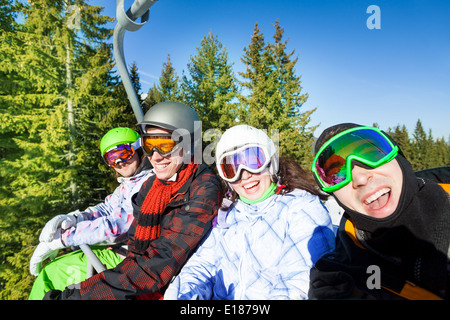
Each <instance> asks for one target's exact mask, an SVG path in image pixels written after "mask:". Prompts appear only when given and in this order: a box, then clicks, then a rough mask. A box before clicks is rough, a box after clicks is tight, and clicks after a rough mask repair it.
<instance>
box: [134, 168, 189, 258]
mask: <svg viewBox="0 0 450 320" xmlns="http://www.w3.org/2000/svg"><path fill="white" fill-rule="evenodd" d="M197 167H198V165H197V164H194V163H191V164H188V165H187V166H186V167H185V168H183V169H182V170H180V171H179V172H178V176H177V181H164V182H161V180H159V179H158V178H157V177H155V181H154V182H153V185H152V187H151V188H150V190H149V192H148V193H147V196H146V197H145V200H144V203H143V204H142V207H141V212H140V214H139V216H138V219H137V226H136V233H135V238H136V241H135V248H136V249H137V250H139V251H144V250H146V249H147V248H148V246H149V244H150V241H152V240H154V239H156V238H158V237H159V235H160V233H161V217H162V214H163V212H164V210H165V208H166V207H167V205H168V204H169V202H170V200H172V197H173V196H174V195H175V194H176V193H177V191H178V190H179V189H180V188H181V187H182V186H183V185H184V184H185V183H186V182H187V181H188V180H189V178H190V177H191V176H192V175H193V173H194V172H195V170H197Z"/></svg>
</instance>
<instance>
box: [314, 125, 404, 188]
mask: <svg viewBox="0 0 450 320" xmlns="http://www.w3.org/2000/svg"><path fill="white" fill-rule="evenodd" d="M397 154H398V147H397V146H396V145H394V144H393V143H392V141H391V140H390V139H389V138H388V137H387V136H386V134H384V133H383V132H382V131H381V130H379V129H378V128H374V127H356V128H351V129H348V130H345V131H343V132H341V133H339V134H337V135H336V136H334V137H332V138H331V139H330V140H328V141H327V142H326V143H325V144H324V145H323V146H322V147H321V148H320V149H319V151H318V152H317V154H316V156H315V157H314V160H313V164H312V172H313V174H314V177H315V179H316V181H317V182H318V183H319V185H320V187H321V189H322V190H323V191H325V192H334V191H336V190H338V189H340V188H342V187H344V186H345V185H347V184H348V183H349V182H350V181H351V180H352V173H351V172H352V161H353V160H355V161H358V162H360V163H362V164H364V165H367V166H369V167H371V168H377V167H379V166H382V165H383V164H386V163H388V162H389V161H391V160H392V159H394V158H395V157H396V156H397Z"/></svg>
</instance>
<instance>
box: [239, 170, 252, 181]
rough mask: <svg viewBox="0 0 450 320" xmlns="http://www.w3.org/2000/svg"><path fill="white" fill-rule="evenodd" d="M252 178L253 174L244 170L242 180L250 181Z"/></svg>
mask: <svg viewBox="0 0 450 320" xmlns="http://www.w3.org/2000/svg"><path fill="white" fill-rule="evenodd" d="M251 176H252V174H251V173H250V172H248V171H247V170H242V174H241V180H247V179H250V178H251Z"/></svg>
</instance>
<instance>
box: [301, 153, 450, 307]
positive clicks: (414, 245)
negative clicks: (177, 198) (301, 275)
mask: <svg viewBox="0 0 450 320" xmlns="http://www.w3.org/2000/svg"><path fill="white" fill-rule="evenodd" d="M397 160H398V161H399V163H400V166H401V167H402V170H403V173H404V181H403V186H404V187H403V189H404V190H403V191H402V195H401V198H400V202H399V205H398V208H397V210H396V211H395V212H394V213H393V214H392V215H391V216H390V217H389V218H384V219H378V220H377V219H374V218H369V217H367V216H364V217H363V216H362V215H361V214H358V213H356V212H354V211H352V210H350V209H348V208H345V207H344V206H343V205H342V204H341V206H342V207H343V208H344V209H345V213H344V216H343V218H342V220H341V223H340V226H339V230H338V233H337V237H336V249H335V250H334V251H333V252H331V253H329V254H326V255H325V256H323V257H321V258H320V259H319V260H318V262H317V263H316V265H315V267H314V268H313V269H312V270H311V283H310V292H309V298H311V299H409V300H429V299H431V300H442V299H445V300H448V299H449V298H450V289H449V287H450V286H449V284H450V280H449V268H448V267H449V244H450V220H449V218H450V200H449V199H450V196H449V194H448V193H447V192H445V191H444V190H447V191H448V190H449V189H450V188H449V187H450V184H446V183H441V185H438V184H437V183H435V182H434V181H431V180H429V179H427V178H422V177H420V175H417V177H416V176H415V175H414V174H413V172H412V169H411V168H410V166H409V163H408V162H407V161H406V159H404V158H402V157H401V156H398V157H397Z"/></svg>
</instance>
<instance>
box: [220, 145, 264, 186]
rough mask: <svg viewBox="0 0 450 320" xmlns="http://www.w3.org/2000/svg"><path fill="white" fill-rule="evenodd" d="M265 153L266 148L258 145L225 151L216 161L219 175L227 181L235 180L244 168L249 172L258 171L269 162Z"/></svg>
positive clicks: (262, 169)
mask: <svg viewBox="0 0 450 320" xmlns="http://www.w3.org/2000/svg"><path fill="white" fill-rule="evenodd" d="M267 154H268V152H267V150H266V149H265V148H264V147H262V146H258V145H246V146H243V147H241V148H238V149H236V150H233V151H229V152H226V153H224V154H223V155H222V156H221V157H220V158H219V161H218V166H217V167H218V171H219V175H220V176H221V178H222V179H223V180H225V181H227V182H236V181H238V180H239V179H240V177H241V173H242V170H244V169H245V170H247V171H248V172H250V173H260V172H262V171H264V169H265V168H266V167H267V165H268V164H269V163H270V158H269V157H267Z"/></svg>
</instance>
